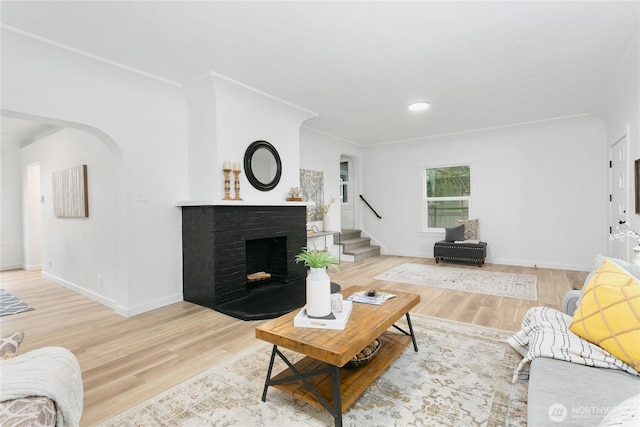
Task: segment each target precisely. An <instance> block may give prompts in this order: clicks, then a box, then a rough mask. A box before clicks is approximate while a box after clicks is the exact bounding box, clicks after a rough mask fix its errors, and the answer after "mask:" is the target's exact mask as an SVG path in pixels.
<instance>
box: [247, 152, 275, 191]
mask: <svg viewBox="0 0 640 427" xmlns="http://www.w3.org/2000/svg"><path fill="white" fill-rule="evenodd" d="M261 148H264V149H266V150H268V151H269V152H270V153H271V155H272V156H273V158H274V160H275V161H276V168H277V169H276V176H274V177H273V179H272V180H271V182H266V183H265V182H262V181H260V180H259V179H258V178H256V176H255V175H254V174H253V170H252V168H251V160H252V159H253V154H254V153H255V152H256V151H257V150H259V149H261ZM244 170H245V173H246V174H247V179H248V180H249V182H250V183H251V185H253V186H254V188H256V189H258V190H260V191H270V190H273V189H274V188H275V187H276V185H278V183H279V182H280V177H281V176H282V162H281V161H280V155H279V154H278V151H277V150H276V149H275V147H274V146H273V145H271V144H270V143H268V142H267V141H254V142H252V143H251V145H249V147H248V148H247V151H245V153H244Z"/></svg>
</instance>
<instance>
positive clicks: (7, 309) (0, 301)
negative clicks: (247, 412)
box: [0, 288, 34, 317]
mask: <svg viewBox="0 0 640 427" xmlns="http://www.w3.org/2000/svg"><path fill="white" fill-rule="evenodd" d="M31 310H34V308H33V307H31V306H30V305H29V304H25V303H24V302H22V301H21V300H19V299H18V298H16V297H14V296H13V295H11V294H10V293H9V292H7V291H5V290H4V289H2V288H0V317H2V316H8V315H10V314H18V313H23V312H25V311H31Z"/></svg>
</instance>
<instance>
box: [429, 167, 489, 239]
mask: <svg viewBox="0 0 640 427" xmlns="http://www.w3.org/2000/svg"><path fill="white" fill-rule="evenodd" d="M456 166H469V175H470V179H471V195H470V196H463V197H431V198H429V199H428V200H430V201H433V200H468V201H469V219H473V218H477V216H478V215H477V213H478V212H477V205H478V191H477V189H478V184H477V182H478V179H477V170H478V167H477V162H476V161H475V160H472V161H467V162H456V163H444V164H432V163H420V164H419V165H418V179H419V180H420V185H419V186H418V187H419V188H420V203H419V206H420V215H419V217H420V224H419V229H418V235H419V236H422V237H436V238H444V236H445V229H444V227H429V218H428V214H427V188H426V186H427V175H426V174H427V169H441V168H451V167H456Z"/></svg>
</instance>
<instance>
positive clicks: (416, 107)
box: [409, 101, 429, 111]
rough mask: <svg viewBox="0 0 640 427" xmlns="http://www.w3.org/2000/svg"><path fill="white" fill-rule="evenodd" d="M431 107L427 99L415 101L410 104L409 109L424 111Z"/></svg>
mask: <svg viewBox="0 0 640 427" xmlns="http://www.w3.org/2000/svg"><path fill="white" fill-rule="evenodd" d="M427 108H429V103H428V102H425V101H420V102H414V103H413V104H410V105H409V110H411V111H424V110H426V109H427Z"/></svg>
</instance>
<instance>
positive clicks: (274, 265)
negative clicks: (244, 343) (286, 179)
mask: <svg viewBox="0 0 640 427" xmlns="http://www.w3.org/2000/svg"><path fill="white" fill-rule="evenodd" d="M303 246H306V207H305V206H252V205H244V204H243V205H237V206H228V205H206V206H183V207H182V252H183V295H184V300H185V301H189V302H193V303H195V304H199V305H202V306H205V307H209V308H212V309H214V310H216V311H219V312H222V313H225V314H228V315H230V316H233V317H236V318H239V319H243V320H258V319H270V318H275V317H278V316H281V315H282V314H284V313H288V312H289V311H292V310H294V309H296V308H299V307H302V306H303V305H304V303H305V277H306V269H305V267H304V265H302V264H297V263H296V262H295V255H296V254H297V253H299V252H300V250H301V248H302V247H303Z"/></svg>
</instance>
